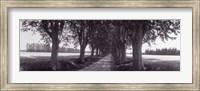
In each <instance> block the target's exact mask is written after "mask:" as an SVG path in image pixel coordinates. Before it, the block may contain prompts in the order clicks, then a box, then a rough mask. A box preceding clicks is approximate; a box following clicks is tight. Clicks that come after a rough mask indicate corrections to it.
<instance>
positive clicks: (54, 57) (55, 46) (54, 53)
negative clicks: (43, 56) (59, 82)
mask: <svg viewBox="0 0 200 91" xmlns="http://www.w3.org/2000/svg"><path fill="white" fill-rule="evenodd" d="M58 49H59V41H58V38H55V39H52V51H51V67H52V70H57V58H58Z"/></svg>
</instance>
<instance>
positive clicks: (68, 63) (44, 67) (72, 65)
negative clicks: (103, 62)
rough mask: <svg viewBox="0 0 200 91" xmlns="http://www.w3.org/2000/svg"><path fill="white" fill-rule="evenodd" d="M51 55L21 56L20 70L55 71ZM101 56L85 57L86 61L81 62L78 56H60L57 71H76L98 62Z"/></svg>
mask: <svg viewBox="0 0 200 91" xmlns="http://www.w3.org/2000/svg"><path fill="white" fill-rule="evenodd" d="M49 59H50V57H43V56H37V57H33V58H28V57H20V71H53V70H52V68H51V66H50V61H49ZM99 59H100V58H90V57H89V56H86V57H85V63H79V62H78V61H79V58H78V56H70V57H69V56H59V57H58V65H59V66H58V69H57V71H76V70H80V69H82V68H84V67H86V66H89V65H91V64H92V63H94V62H97V61H98V60H99Z"/></svg>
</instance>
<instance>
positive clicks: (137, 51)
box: [132, 25, 144, 71]
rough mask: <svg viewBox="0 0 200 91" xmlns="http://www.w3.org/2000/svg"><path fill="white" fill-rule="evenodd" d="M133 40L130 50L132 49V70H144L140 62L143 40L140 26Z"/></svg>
mask: <svg viewBox="0 0 200 91" xmlns="http://www.w3.org/2000/svg"><path fill="white" fill-rule="evenodd" d="M136 33H137V34H136V35H135V38H133V39H132V48H133V64H132V68H133V69H132V70H135V71H141V70H143V69H144V67H143V62H142V51H141V48H142V40H143V35H142V34H143V30H142V25H140V28H139V29H138V30H137V32H136Z"/></svg>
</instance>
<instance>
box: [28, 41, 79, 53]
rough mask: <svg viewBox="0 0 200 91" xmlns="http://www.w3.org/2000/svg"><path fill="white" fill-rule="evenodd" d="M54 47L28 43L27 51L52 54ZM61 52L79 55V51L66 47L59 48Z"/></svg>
mask: <svg viewBox="0 0 200 91" xmlns="http://www.w3.org/2000/svg"><path fill="white" fill-rule="evenodd" d="M51 50H52V47H51V46H50V45H45V44H42V43H27V44H26V51H27V52H51ZM58 51H59V52H67V53H79V52H80V50H79V49H74V48H66V47H59V50H58Z"/></svg>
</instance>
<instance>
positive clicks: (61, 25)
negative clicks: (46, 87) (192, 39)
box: [19, 19, 181, 71]
mask: <svg viewBox="0 0 200 91" xmlns="http://www.w3.org/2000/svg"><path fill="white" fill-rule="evenodd" d="M180 22H181V20H179V19H169V20H142V19H141V20H64V19H63V20H57V19H55V20H53V19H49V20H47V19H44V20H42V19H20V20H19V31H20V51H19V52H20V64H19V65H20V71H180V61H181V60H180V42H181V41H180V40H181V37H180Z"/></svg>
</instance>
